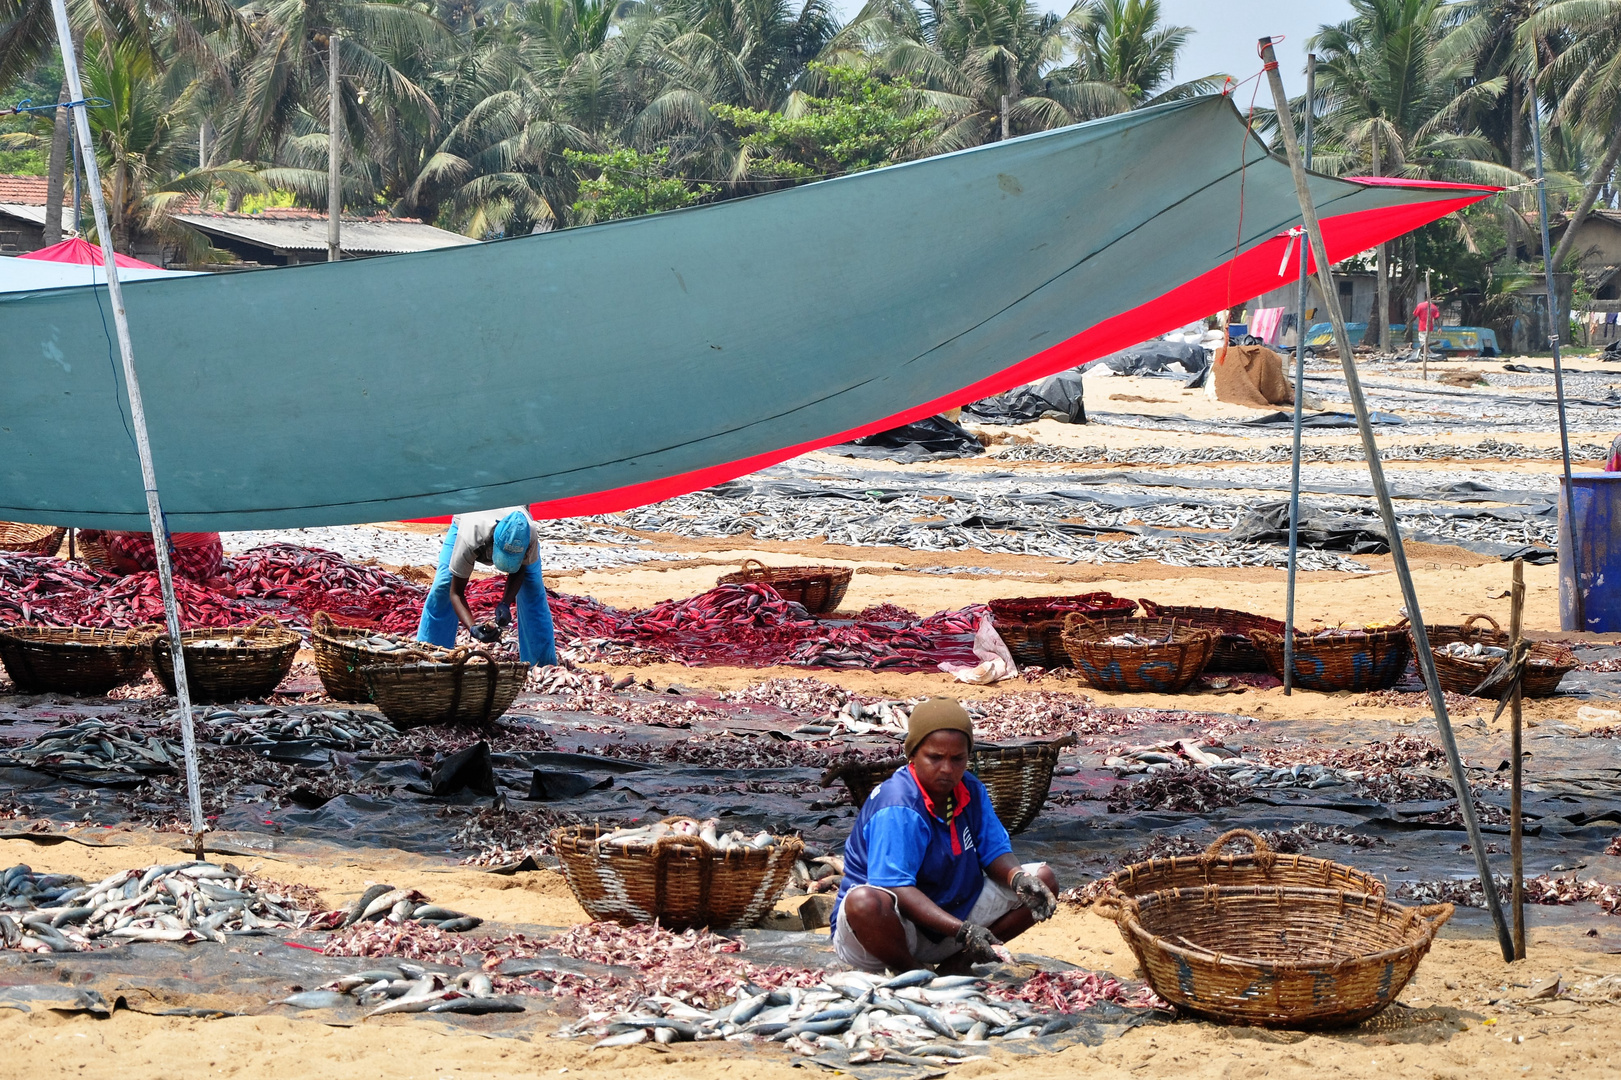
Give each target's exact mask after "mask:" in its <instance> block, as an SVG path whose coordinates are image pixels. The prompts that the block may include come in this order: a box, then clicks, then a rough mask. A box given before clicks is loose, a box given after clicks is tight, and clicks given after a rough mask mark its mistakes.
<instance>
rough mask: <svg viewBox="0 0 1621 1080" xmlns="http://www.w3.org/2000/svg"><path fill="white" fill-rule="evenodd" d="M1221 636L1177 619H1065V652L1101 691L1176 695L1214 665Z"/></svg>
mask: <svg viewBox="0 0 1621 1080" xmlns="http://www.w3.org/2000/svg"><path fill="white" fill-rule="evenodd" d="M1217 640H1218V635H1217V634H1215V633H1214V632H1212V631H1210V630H1203V629H1200V628H1198V627H1195V626H1190V625H1188V624H1187V623H1186V622H1182V621H1181V620H1178V619H1141V618H1139V619H1089V618H1087V617H1086V616H1085V615H1084V614H1078V613H1077V614H1071V615H1069V616H1067V617H1066V618H1065V619H1064V648H1066V649H1068V650H1069V655H1070V656H1071V657H1073V658H1074V660H1075V668H1076V670H1077V671H1079V672H1080V673H1081V677H1082V678H1083V679H1085V680H1086V681H1087V682H1089V683H1091V684H1092V685H1093V686H1095V687H1097V688H1098V689H1099V690H1112V691H1115V692H1117V693H1119V692H1124V693H1133V694H1142V693H1156V694H1176V693H1180V692H1181V691H1183V690H1185V689H1187V687H1188V685H1189V684H1191V683H1192V682H1193V680H1195V679H1197V678H1198V677H1199V676H1200V674H1201V673H1203V671H1204V669H1205V665H1206V664H1208V663H1209V662H1210V657H1211V654H1212V653H1214V652H1215V651H1216V641H1217Z"/></svg>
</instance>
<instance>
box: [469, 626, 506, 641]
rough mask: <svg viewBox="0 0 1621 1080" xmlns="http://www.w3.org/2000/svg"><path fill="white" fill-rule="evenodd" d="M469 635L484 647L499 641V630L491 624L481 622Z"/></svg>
mask: <svg viewBox="0 0 1621 1080" xmlns="http://www.w3.org/2000/svg"><path fill="white" fill-rule="evenodd" d="M469 633H471V634H472V635H473V637H474V638H475V639H477V640H479V641H482V642H483V643H484V644H486V645H494V644H495V643H496V642H498V641H500V640H501V628H500V627H499V626H497V625H495V624H494V623H492V622H481V623H479V624H478V625H477V626H475V627H473V628H472V630H470V631H469Z"/></svg>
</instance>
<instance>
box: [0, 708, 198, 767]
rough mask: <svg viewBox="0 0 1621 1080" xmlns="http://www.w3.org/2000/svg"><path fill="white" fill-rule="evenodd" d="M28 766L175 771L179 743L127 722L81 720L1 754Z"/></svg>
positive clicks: (178, 758) (1, 757) (178, 756)
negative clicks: (149, 732)
mask: <svg viewBox="0 0 1621 1080" xmlns="http://www.w3.org/2000/svg"><path fill="white" fill-rule="evenodd" d="M7 759H9V760H10V761H11V762H13V763H14V764H17V765H24V766H27V767H28V768H31V769H48V770H51V771H67V772H114V773H127V774H129V775H131V776H136V775H139V774H143V773H169V772H174V771H175V768H176V764H177V763H178V762H179V761H181V760H182V755H181V750H180V744H179V743H177V742H174V741H172V740H169V739H165V738H163V737H162V736H160V735H152V734H148V733H146V732H143V731H141V730H140V729H139V728H136V727H132V726H131V725H129V724H120V723H109V722H107V721H105V720H96V719H89V720H81V721H80V722H78V723H77V724H70V725H68V726H66V727H59V728H57V729H55V730H54V731H48V732H46V733H45V734H44V735H41V736H40V737H39V738H37V739H35V740H34V741H33V742H31V743H24V744H22V745H21V746H13V747H12V748H11V749H9V750H7V751H5V752H4V754H3V755H0V760H7Z"/></svg>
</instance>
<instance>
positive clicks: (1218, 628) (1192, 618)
mask: <svg viewBox="0 0 1621 1080" xmlns="http://www.w3.org/2000/svg"><path fill="white" fill-rule="evenodd" d="M1137 603H1138V605H1139V606H1141V607H1142V609H1143V614H1144V615H1152V616H1157V617H1159V618H1164V619H1175V620H1177V621H1178V622H1185V623H1187V624H1188V625H1189V626H1194V627H1198V628H1199V629H1201V630H1214V631H1215V632H1216V633H1217V634H1220V635H1221V636H1220V637H1219V638H1217V639H1216V651H1215V652H1213V653H1211V654H1210V663H1208V664H1206V665H1205V670H1206V671H1265V670H1266V657H1264V656H1262V655H1261V650H1259V649H1257V648H1256V647H1255V642H1253V641H1251V640H1250V637H1249V635H1250V633H1251V631H1254V630H1265V631H1267V632H1268V633H1271V634H1281V633H1283V631H1284V625H1283V623H1282V622H1281V621H1280V620H1278V619H1269V618H1267V617H1266V616H1265V615H1252V614H1250V613H1249V612H1247V611H1232V610H1230V609H1228V608H1219V607H1193V606H1190V605H1187V604H1156V603H1154V601H1152V600H1139V601H1137Z"/></svg>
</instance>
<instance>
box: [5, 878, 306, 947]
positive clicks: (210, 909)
mask: <svg viewBox="0 0 1621 1080" xmlns="http://www.w3.org/2000/svg"><path fill="white" fill-rule="evenodd" d="M299 903H300V901H299V900H298V898H297V897H294V896H291V895H284V894H282V893H277V892H272V891H269V890H268V889H267V888H264V887H261V885H260V884H259V883H257V882H255V881H254V879H253V878H252V877H250V876H248V875H245V874H243V873H242V871H240V870H238V869H237V868H236V867H234V866H231V865H229V864H226V865H224V866H220V865H216V864H214V863H209V862H180V863H172V864H169V865H158V866H149V867H146V868H145V869H136V870H120V871H119V872H118V873H116V874H113V875H112V876H111V877H108V878H104V879H103V880H101V881H99V882H94V883H90V882H86V881H84V880H83V879H81V878H78V877H74V876H71V875H66V874H39V873H36V872H35V871H34V870H33V869H32V868H31V867H29V866H27V865H25V864H20V863H19V864H18V865H16V866H13V867H11V868H10V869H8V870H6V871H4V872H3V873H0V912H3V914H0V937H3V939H4V944H5V947H6V948H11V949H22V950H24V951H26V952H79V951H83V950H85V949H88V948H92V947H94V945H96V944H100V945H107V944H116V943H119V942H124V941H172V942H188V941H205V940H208V941H216V942H219V943H220V944H224V943H225V940H226V938H227V937H228V936H241V935H255V934H264V933H266V932H267V931H269V930H287V929H294V928H297V927H298V926H300V925H301V924H302V923H303V922H304V921H305V918H306V915H305V913H304V912H303V911H300V910H299Z"/></svg>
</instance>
